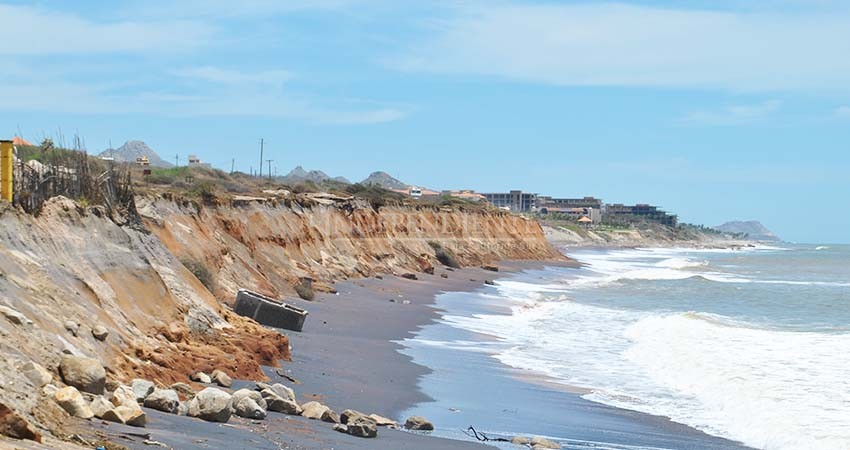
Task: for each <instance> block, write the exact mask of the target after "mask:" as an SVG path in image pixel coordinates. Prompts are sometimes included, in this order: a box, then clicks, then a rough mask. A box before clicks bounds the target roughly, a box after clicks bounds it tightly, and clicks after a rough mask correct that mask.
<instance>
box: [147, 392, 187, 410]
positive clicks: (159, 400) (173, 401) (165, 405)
mask: <svg viewBox="0 0 850 450" xmlns="http://www.w3.org/2000/svg"><path fill="white" fill-rule="evenodd" d="M179 405H180V397H178V396H177V391H175V390H173V389H155V390H154V391H153V393H151V394H150V395H148V396H147V397H146V398H145V407H146V408H151V409H155V410H157V411H163V412H167V413H171V414H176V413H177V407H178V406H179Z"/></svg>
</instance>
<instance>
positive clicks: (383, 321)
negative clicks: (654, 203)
mask: <svg viewBox="0 0 850 450" xmlns="http://www.w3.org/2000/svg"><path fill="white" fill-rule="evenodd" d="M555 265H557V266H559V267H560V268H565V267H568V266H570V265H574V263H570V262H567V263H564V262H559V263H555ZM544 267H545V263H542V262H503V263H500V264H499V268H500V270H499V272H492V271H488V270H483V269H479V268H467V269H460V270H454V271H449V270H446V268H442V267H441V268H437V270H436V272H435V274H434V275H427V274H417V277H418V280H408V279H404V278H401V277H395V276H383V277H381V279H378V278H370V279H359V280H350V281H345V282H340V283H337V284H336V286H335V287H336V289H337V291H338V292H337V293H336V294H324V295H321V296H320V297H319V298H318V299H317V300H316V301H314V302H301V301H298V302H297V303H298V305H299V306H302V307H305V308H307V309H308V310H309V311H310V315H309V318H308V320H307V324H306V326H305V328H304V331H303V332H302V333H294V332H287V334H288V336H289V337H290V341H291V346H292V355H293V356H292V362H288V363H284V364H283V365H282V366H281V367H280V368H265V372H266V374H267V375H268V376H269V378H270V379H271V380H272V381H273V382H281V383H284V384H286V385H289V386H292V387H293V388H294V389H295V391H296V393H297V395H298V398H299V401H300V402H304V401H308V400H317V401H320V402H322V403H324V404H327V405H328V406H330V407H331V408H333V409H334V410H336V411H338V412H339V411H342V410H344V409H348V408H352V409H356V410H359V411H362V412H365V413H367V414H368V413H377V414H380V415H383V416H386V417H390V418H393V419H395V420H397V421H400V422H402V423H403V421H404V419H405V418H406V417H407V416H408V415H410V414H414V413H415V414H421V415H424V416H425V417H427V418H428V419H429V420H431V421H433V422H434V424H435V426H436V430H435V431H434V432H433V433H427V434H417V433H410V432H406V431H400V430H390V429H386V428H381V429H380V431H379V435H378V437H377V438H376V439H361V438H356V437H352V436H349V435H344V434H340V433H337V432H335V431H333V430H332V429H331V426H330V424H327V423H323V422H319V421H312V420H308V419H305V418H303V417H296V416H286V415H280V414H274V413H272V414H270V415H269V417H268V419H267V420H266V421H264V422H256V423H254V422H252V421H249V420H245V419H237V418H234V419H232V420H231V422H230V423H229V424H227V425H219V424H212V423H207V422H202V421H199V420H196V419H191V418H186V417H175V416H167V417H165V416H163V415H161V414H159V413H156V412H154V411H149V414H151V420H150V422H149V424H148V426H147V427H146V429H145V430H144V432H145V433H150V436H149V438H150V439H151V440H153V441H158V442H163V443H165V444H166V445H168V446H171V447H173V448H180V449H209V448H234V449H236V448H245V449H265V448H270V449H276V448H286V449H340V448H351V449H401V448H403V449H420V448H421V449H434V448H441V449H443V448H445V449H473V448H488V447H487V446H485V445H484V444H481V443H478V442H475V441H474V440H473V439H471V438H470V437H469V436H467V435H466V434H464V430H466V429H467V428H468V427H469V426H474V427H475V428H476V429H477V430H479V431H484V432H486V433H489V435H491V436H493V437H496V436H500V437H510V436H508V435H506V434H499V432H500V431H505V430H511V432H512V433H515V434H517V435H520V434H521V435H543V436H549V437H552V438H556V439H558V440H559V441H560V442H561V443H562V445H563V446H564V448H583V447H584V446H590V445H593V446H594V447H595V448H674V449H706V450H707V449H739V448H745V447H743V446H740V445H738V444H735V443H733V442H731V441H727V440H723V439H719V438H715V437H712V436H708V435H706V434H704V433H702V432H699V431H697V430H694V429H692V428H690V427H687V426H684V425H681V424H677V423H673V422H671V421H670V420H669V419H667V418H665V417H659V416H653V415H649V414H642V413H638V412H634V411H628V410H624V409H619V408H614V407H610V406H606V405H603V404H600V403H595V402H591V401H588V400H585V399H584V398H582V397H581V394H582V392H581V391H580V390H575V389H570V388H569V387H566V386H563V385H559V384H556V383H553V382H552V380H547V379H546V378H545V377H540V376H529V374H528V373H527V372H522V371H517V370H513V369H510V368H508V367H507V366H504V365H503V364H501V363H499V361H497V360H495V359H493V358H491V357H490V356H488V355H487V354H485V353H478V354H472V355H470V353H469V352H465V351H464V352H460V351H457V350H452V349H433V348H432V349H429V350H427V351H425V352H424V354H425V355H427V356H425V357H423V352H422V351H421V348H420V349H419V350H417V349H416V348H415V346H412V345H410V344H409V342H407V341H405V340H410V339H413V338H414V337H416V336H417V333H419V332H421V331H422V330H423V327H428V326H439V319H440V318H441V316H442V313H443V312H444V310H443V309H441V308H440V306H441V305H440V304H438V302H437V299H438V298H442V299H443V300H444V301H446V300H445V299H446V298H448V299H451V295H448V294H446V295H442V296H441V295H439V294H441V293H446V292H449V293H464V292H467V293H468V292H474V291H478V290H481V289H486V288H489V287H491V286H487V285H485V284H484V282H485V281H492V280H499V279H504V278H510V277H512V276H514V275H515V274H517V273H520V272H522V271H529V270H530V271H533V270H539V269H543V268H544ZM443 274H445V276H446V277H447V278H443V277H442V275H443ZM458 298H460V297H458ZM448 301H451V300H448ZM442 306H445V305H442ZM470 307H473V306H470ZM491 312H492V311H491ZM443 337H444V338H445V337H446V336H443ZM455 337H457V336H452V338H455ZM418 338H420V339H421V338H423V336H418ZM475 339H476V340H477V342H478V343H480V344H481V345H482V346H486V345H487V341H488V340H489V339H492V338H488V337H487V336H477V337H475ZM411 347H413V348H411ZM293 380H295V381H293ZM242 386H247V387H250V383H248V382H237V384H235V385H234V388H238V387H242ZM98 427H100V428H102V431H106V432H107V434H108V435H110V436H112V437H113V438H114V439H115V441H116V442H118V443H121V444H123V445H126V446H128V447H129V448H133V449H137V448H138V449H141V448H150V447H149V446H146V445H144V444H143V443H142V440H141V439H139V438H135V439H127V436H128V434H127V432H128V431H135V432H138V431H139V430H138V429H136V430H134V429H132V428H128V427H121V426H116V425H114V424H109V425H105V424H99V425H98ZM450 438H451V439H450ZM501 448H518V447H516V446H513V445H511V444H505V443H501Z"/></svg>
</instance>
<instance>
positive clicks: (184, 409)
mask: <svg viewBox="0 0 850 450" xmlns="http://www.w3.org/2000/svg"><path fill="white" fill-rule="evenodd" d="M175 414H177V415H178V416H185V415H188V414H189V402H180V404H179V405H177V412H176V413H175Z"/></svg>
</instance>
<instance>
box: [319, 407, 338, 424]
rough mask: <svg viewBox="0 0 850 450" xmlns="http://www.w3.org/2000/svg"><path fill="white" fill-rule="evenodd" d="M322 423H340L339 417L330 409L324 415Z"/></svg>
mask: <svg viewBox="0 0 850 450" xmlns="http://www.w3.org/2000/svg"><path fill="white" fill-rule="evenodd" d="M321 419H322V422H327V423H339V415H338V414H337V413H335V412H334V411H333V410H332V409H328V410H327V411H325V412H323V413H322V417H321Z"/></svg>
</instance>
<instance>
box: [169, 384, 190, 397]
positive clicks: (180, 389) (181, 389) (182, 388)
mask: <svg viewBox="0 0 850 450" xmlns="http://www.w3.org/2000/svg"><path fill="white" fill-rule="evenodd" d="M170 387H171V389H174V390H175V391H177V393H178V394H180V395H182V396H183V397H185V398H192V397H194V396H195V390H194V389H192V386H189V385H188V384H186V383H182V382H179V381H178V382H177V383H174V384H172V385H171V386H170Z"/></svg>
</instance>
